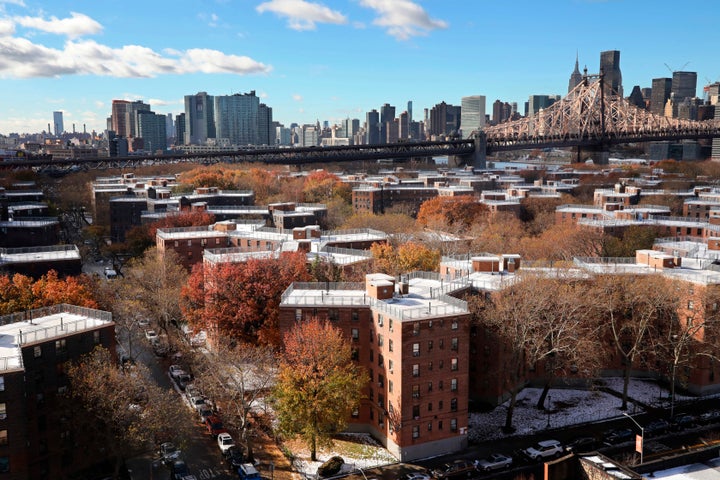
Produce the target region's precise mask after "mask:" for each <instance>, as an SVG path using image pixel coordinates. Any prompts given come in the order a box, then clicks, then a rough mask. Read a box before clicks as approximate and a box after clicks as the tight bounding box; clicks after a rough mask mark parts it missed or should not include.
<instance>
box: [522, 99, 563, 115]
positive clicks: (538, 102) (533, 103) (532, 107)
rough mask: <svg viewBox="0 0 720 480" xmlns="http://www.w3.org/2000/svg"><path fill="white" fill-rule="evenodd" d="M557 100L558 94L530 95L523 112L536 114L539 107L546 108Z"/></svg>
mask: <svg viewBox="0 0 720 480" xmlns="http://www.w3.org/2000/svg"><path fill="white" fill-rule="evenodd" d="M558 100H560V95H530V96H529V97H528V103H527V108H526V112H525V114H526V115H527V116H528V117H531V116H533V115H535V114H537V113H538V112H539V111H540V109H541V108H548V107H549V106H550V105H552V104H553V103H555V102H556V101H558Z"/></svg>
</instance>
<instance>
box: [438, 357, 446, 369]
mask: <svg viewBox="0 0 720 480" xmlns="http://www.w3.org/2000/svg"><path fill="white" fill-rule="evenodd" d="M444 366H445V361H444V360H442V359H440V360H439V361H438V368H440V369H442V368H443V367H444Z"/></svg>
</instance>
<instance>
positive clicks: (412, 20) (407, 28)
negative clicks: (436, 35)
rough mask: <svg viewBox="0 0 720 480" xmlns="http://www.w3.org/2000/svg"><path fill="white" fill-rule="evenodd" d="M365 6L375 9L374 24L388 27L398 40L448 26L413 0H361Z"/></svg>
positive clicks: (390, 33)
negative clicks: (431, 16) (431, 15)
mask: <svg viewBox="0 0 720 480" xmlns="http://www.w3.org/2000/svg"><path fill="white" fill-rule="evenodd" d="M360 5H362V6H363V7H367V8H371V9H373V10H375V13H377V14H378V17H377V18H376V19H375V20H373V24H375V25H377V26H379V27H383V28H386V29H387V33H388V34H389V35H392V36H393V37H395V38H397V39H398V40H408V39H409V38H410V37H414V36H419V35H420V36H424V35H427V34H428V32H430V31H432V30H436V29H439V28H447V26H448V24H447V22H445V21H444V20H439V19H435V18H430V16H429V15H428V14H427V12H426V11H425V10H424V9H423V8H422V7H421V6H420V5H418V4H416V3H414V2H412V1H411V0H360Z"/></svg>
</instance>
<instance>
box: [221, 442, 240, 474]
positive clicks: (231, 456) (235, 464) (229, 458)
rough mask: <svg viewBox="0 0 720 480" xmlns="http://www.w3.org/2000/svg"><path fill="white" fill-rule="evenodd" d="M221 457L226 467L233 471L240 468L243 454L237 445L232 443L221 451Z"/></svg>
mask: <svg viewBox="0 0 720 480" xmlns="http://www.w3.org/2000/svg"><path fill="white" fill-rule="evenodd" d="M223 458H224V459H225V462H226V463H227V465H228V467H230V470H232V471H233V472H235V471H237V469H238V468H240V465H242V464H243V460H244V459H245V456H244V455H243V453H242V450H240V448H239V447H238V446H237V445H233V446H232V447H230V448H228V449H227V450H225V451H224V452H223Z"/></svg>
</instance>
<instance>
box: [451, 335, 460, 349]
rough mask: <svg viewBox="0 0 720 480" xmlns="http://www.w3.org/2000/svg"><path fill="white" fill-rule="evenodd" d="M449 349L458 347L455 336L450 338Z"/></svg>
mask: <svg viewBox="0 0 720 480" xmlns="http://www.w3.org/2000/svg"><path fill="white" fill-rule="evenodd" d="M450 349H451V350H457V349H458V339H457V337H455V338H453V339H451V340H450Z"/></svg>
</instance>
